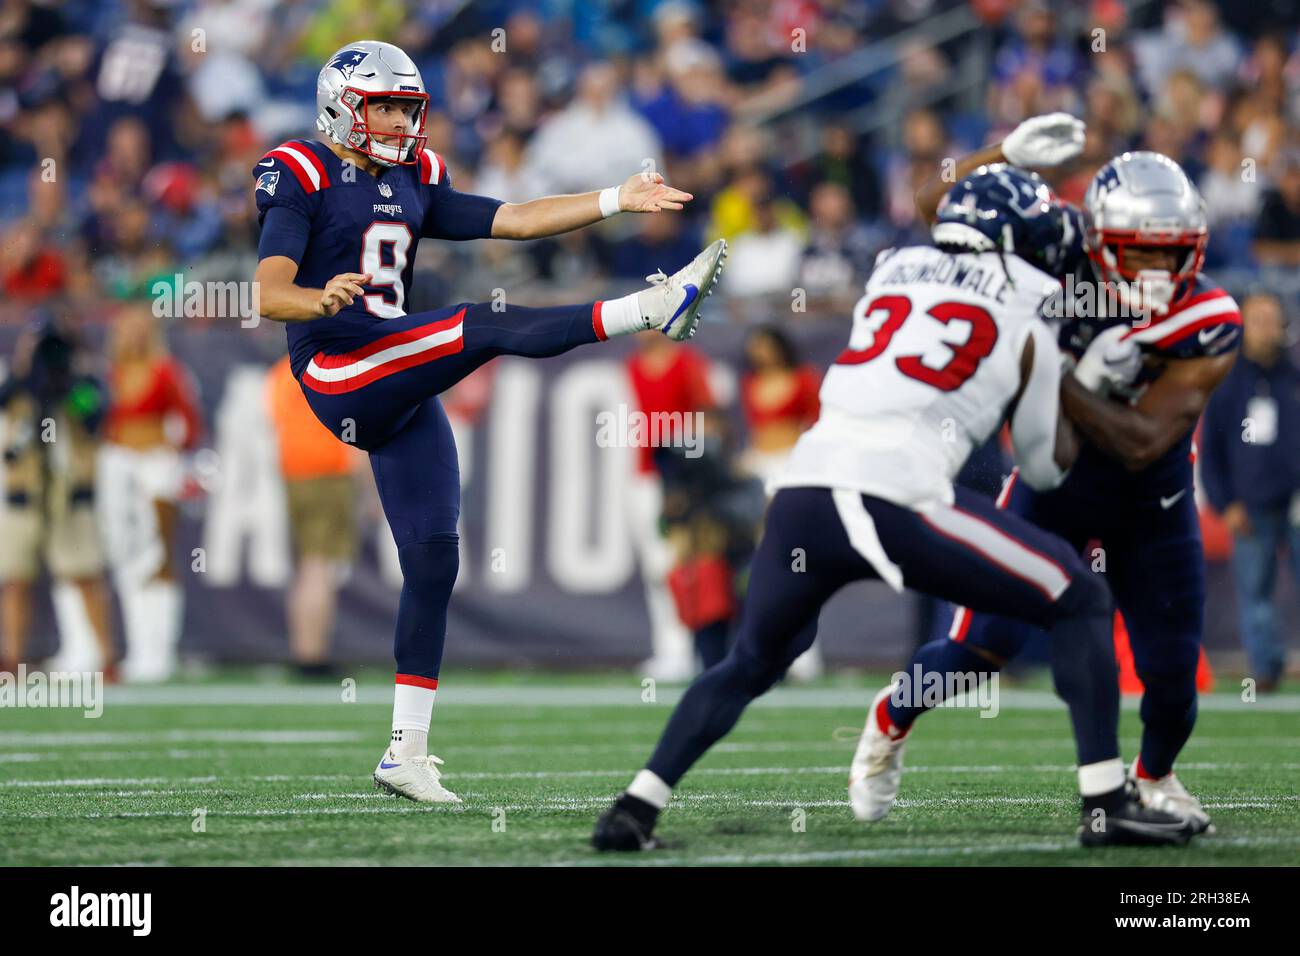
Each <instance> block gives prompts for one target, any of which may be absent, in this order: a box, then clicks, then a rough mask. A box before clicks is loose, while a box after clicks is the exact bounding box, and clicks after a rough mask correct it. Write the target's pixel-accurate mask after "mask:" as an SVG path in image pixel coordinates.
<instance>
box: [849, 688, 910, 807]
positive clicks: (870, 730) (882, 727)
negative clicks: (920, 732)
mask: <svg viewBox="0 0 1300 956" xmlns="http://www.w3.org/2000/svg"><path fill="white" fill-rule="evenodd" d="M895 686H897V685H896V684H890V685H889V686H888V687H886V688H884V689H883V690H882V691H881V692H880V693H878V694H877V695H876V698H875V700H873V701H872V702H871V709H870V710H869V711H867V724H866V726H865V727H864V728H863V730H862V737H861V738H860V739H859V740H858V749H857V751H856V752H855V753H854V754H853V764H852V765H851V766H850V768H849V806H850V807H852V808H853V816H855V817H856V818H857V819H859V820H864V821H867V822H872V821H875V820H880V819H882V818H884V816H885V815H886V814H887V813H889V811H890V809H891V808H892V807H893V806H894V800H895V798H897V797H898V785H899V783H901V782H902V779H903V747H904V746H905V745H906V743H907V731H903V732H902V733H899V732H898V728H897V727H895V726H894V725H893V724H892V723H891V722H890V720H889V717H888V716H887V714H886V712H885V703H886V701H888V700H889V696H890V695H891V694H892V693H893V692H894V688H895Z"/></svg>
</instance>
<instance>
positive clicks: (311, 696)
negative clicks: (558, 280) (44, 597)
mask: <svg viewBox="0 0 1300 956" xmlns="http://www.w3.org/2000/svg"><path fill="white" fill-rule="evenodd" d="M874 690H875V688H874V687H863V688H862V689H854V688H845V687H778V688H777V689H775V690H773V691H772V692H771V693H769V694H765V695H764V696H762V697H760V698H759V699H758V700H757V701H755V702H754V706H756V707H759V708H766V707H791V708H807V709H814V710H817V709H832V708H845V707H847V708H865V707H866V705H867V703H868V702H869V699H870V697H871V694H872V692H873V691H874ZM642 693H643V690H642V687H641V684H640V682H639V681H636V680H629V681H628V684H627V686H626V687H617V686H600V687H592V686H587V685H581V684H578V685H570V686H562V685H552V686H547V687H538V686H522V687H511V686H491V687H486V686H470V687H465V686H459V687H458V686H457V685H456V684H455V682H454V680H451V679H449V681H448V682H447V683H446V684H445V685H444V686H442V687H439V688H438V704H439V707H440V708H445V707H448V706H450V707H459V706H498V707H500V706H506V707H569V708H572V707H645V708H663V707H667V706H668V705H670V704H674V703H676V702H677V700H678V698H679V697H680V696H681V693H682V688H680V687H661V688H659V689H658V692H657V695H656V696H657V701H656V703H654V704H648V703H645V702H644V701H643V700H642V697H641V695H642ZM340 703H341V693H340V689H339V688H337V687H329V686H324V687H320V686H318V687H306V686H303V687H300V686H295V685H280V684H266V685H261V684H200V685H195V686H161V687H109V688H106V689H105V707H106V708H107V709H110V710H111V709H112V708H114V707H152V706H238V705H244V704H247V705H256V706H259V707H273V706H324V705H330V704H340ZM356 703H357V704H362V705H372V706H380V705H383V706H389V705H391V703H392V687H391V685H388V684H369V683H364V684H360V685H358V686H357V688H356ZM999 703H1000V706H1001V708H1002V709H1003V710H1062V709H1064V705H1062V704H1061V702H1060V700H1059V699H1058V698H1057V697H1056V695H1055V694H1053V693H1051V692H1050V691H1034V690H1018V689H1015V688H1010V689H1002V690H1001V692H1000V693H999ZM1137 704H1138V701H1137V699H1136V698H1133V697H1126V698H1125V699H1124V705H1125V707H1126V708H1127V709H1136V708H1137ZM346 706H356V704H348V705H346ZM1200 706H1201V709H1202V710H1233V711H1245V712H1250V711H1272V712H1281V713H1295V712H1297V711H1300V695H1296V694H1282V695H1278V696H1273V697H1260V698H1258V699H1257V700H1256V701H1255V702H1253V703H1244V702H1243V701H1242V700H1241V697H1240V693H1239V692H1234V691H1229V692H1222V693H1213V694H1203V695H1201V698H1200Z"/></svg>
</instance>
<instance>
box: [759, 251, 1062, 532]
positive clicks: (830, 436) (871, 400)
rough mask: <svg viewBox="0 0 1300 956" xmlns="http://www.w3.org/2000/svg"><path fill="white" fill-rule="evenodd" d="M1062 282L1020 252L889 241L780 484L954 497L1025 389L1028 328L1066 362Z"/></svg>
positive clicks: (1051, 355)
mask: <svg viewBox="0 0 1300 956" xmlns="http://www.w3.org/2000/svg"><path fill="white" fill-rule="evenodd" d="M1059 289H1060V282H1059V281H1057V280H1055V279H1053V278H1052V277H1051V276H1049V275H1048V274H1047V273H1045V272H1042V271H1041V270H1039V269H1037V268H1035V267H1034V266H1032V265H1030V264H1029V263H1028V262H1026V261H1025V260H1023V259H1021V258H1019V257H1017V256H1014V255H1007V256H1006V257H1005V258H1004V257H1002V256H1000V255H999V254H997V253H992V252H986V253H980V254H961V255H955V254H951V253H946V252H943V251H941V250H939V249H936V248H934V247H932V246H908V247H905V248H902V249H887V250H885V251H884V252H882V253H881V254H880V255H879V256H878V257H877V259H876V265H875V268H874V269H873V271H872V274H871V278H870V280H869V281H868V282H867V288H866V294H865V295H864V296H863V297H862V298H861V299H860V300H859V301H858V303H857V305H856V306H855V307H854V309H853V329H852V332H851V334H850V336H849V344H848V347H847V348H846V349H845V350H844V351H843V352H842V353H840V356H839V358H838V359H836V361H835V364H834V365H832V366H831V367H830V370H829V371H828V372H827V373H826V377H825V379H824V380H823V382H822V388H821V408H822V410H821V415H820V417H819V418H818V420H817V422H816V424H814V425H813V426H812V428H810V429H809V430H808V431H807V432H806V433H805V434H804V435H803V436H802V437H801V438H800V439H799V441H798V443H797V444H796V445H795V447H794V450H793V452H792V453H791V455H790V461H789V463H788V464H787V466H786V470H785V473H784V474H783V475H781V476H780V477H779V478H777V479H776V480H775V481H774V482H773V485H774V487H776V488H782V487H805V486H813V487H831V488H848V489H853V490H857V491H860V492H862V493H863V494H869V495H873V496H876V497H879V498H884V499H886V500H888V501H892V502H895V503H896V504H900V505H906V506H919V505H924V504H926V503H930V502H943V503H945V504H950V503H951V502H952V500H953V491H952V482H953V479H954V478H955V477H956V475H957V472H958V471H960V470H961V468H962V466H963V465H964V464H965V462H966V459H967V457H968V456H969V455H970V453H971V451H972V450H973V449H974V448H976V447H977V446H979V445H980V444H982V443H983V442H984V441H986V440H987V439H988V437H989V436H990V435H991V434H992V433H993V432H994V430H995V429H996V428H997V427H998V426H999V425H1000V424H1001V422H1002V421H1003V419H1004V417H1005V416H1006V413H1007V406H1008V405H1009V404H1010V402H1011V400H1012V399H1013V398H1014V397H1015V396H1016V393H1017V392H1018V391H1019V389H1020V384H1021V355H1022V353H1023V352H1024V348H1025V341H1026V339H1027V338H1028V337H1029V336H1030V335H1033V336H1034V342H1035V349H1036V350H1038V349H1042V350H1049V351H1044V354H1042V355H1040V356H1036V357H1037V358H1038V359H1039V360H1043V359H1049V360H1050V361H1051V362H1053V363H1059V353H1058V352H1057V348H1056V344H1055V341H1054V340H1053V337H1052V335H1051V333H1050V332H1048V330H1047V327H1046V325H1045V324H1044V323H1043V321H1042V319H1040V318H1039V317H1038V315H1039V308H1040V306H1041V305H1042V303H1043V300H1044V299H1045V298H1046V297H1047V296H1048V295H1050V294H1051V293H1052V292H1053V291H1056V290H1059ZM1035 364H1036V365H1037V364H1038V363H1037V362H1036V363H1035ZM1044 364H1046V363H1044ZM1052 414H1053V418H1054V416H1055V409H1053V410H1052Z"/></svg>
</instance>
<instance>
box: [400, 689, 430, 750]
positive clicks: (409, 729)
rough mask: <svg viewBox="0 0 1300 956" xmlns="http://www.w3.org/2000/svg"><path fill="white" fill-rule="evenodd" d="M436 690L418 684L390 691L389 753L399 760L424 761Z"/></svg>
mask: <svg viewBox="0 0 1300 956" xmlns="http://www.w3.org/2000/svg"><path fill="white" fill-rule="evenodd" d="M437 693H438V692H437V690H435V689H434V688H432V687H421V686H419V685H417V684H397V685H396V686H395V687H394V688H393V735H392V751H393V753H394V754H395V755H396V756H398V757H423V756H425V755H426V754H427V753H428V752H429V750H428V748H429V723H430V721H432V719H433V698H434V696H435V695H436V694H437Z"/></svg>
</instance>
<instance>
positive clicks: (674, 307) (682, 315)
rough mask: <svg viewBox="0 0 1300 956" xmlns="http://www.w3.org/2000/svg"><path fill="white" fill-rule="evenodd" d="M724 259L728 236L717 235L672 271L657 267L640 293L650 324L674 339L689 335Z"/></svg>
mask: <svg viewBox="0 0 1300 956" xmlns="http://www.w3.org/2000/svg"><path fill="white" fill-rule="evenodd" d="M726 259H727V240H725V239H718V240H716V241H714V242H712V243H710V244H709V247H708V248H707V249H705V250H704V251H703V252H701V253H700V254H699V255H698V256H696V257H695V258H694V259H692V260H691V261H690V262H688V263H687V264H686V265H685V266H683V267H682V268H680V269H678V270H677V271H676V272H674V273H673V274H672V275H670V276H668V275H664V273H663V270H662V269H661V270H659V271H658V272H656V273H655V274H654V275H652V276H646V281H647V282H649V283H650V285H651V288H650V289H647V290H646V291H645V292H642V293H641V297H640V299H639V304H640V305H641V308H642V314H643V315H645V316H646V317H647V318H648V319H649V321H650V326H649V327H650V328H652V329H658V330H659V331H660V332H662V333H663V334H664V335H666V336H668V337H669V338H670V339H673V340H674V341H677V342H680V341H682V340H683V339H689V338H690V337H691V336H692V335H694V334H695V329H696V327H697V326H698V325H699V324H700V306H701V305H703V304H704V300H705V299H706V298H708V297H709V296H710V295H712V294H713V287H714V286H715V285H716V284H717V282H718V277H719V276H720V275H722V264H723V263H724V262H725V261H726Z"/></svg>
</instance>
